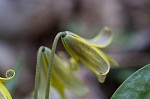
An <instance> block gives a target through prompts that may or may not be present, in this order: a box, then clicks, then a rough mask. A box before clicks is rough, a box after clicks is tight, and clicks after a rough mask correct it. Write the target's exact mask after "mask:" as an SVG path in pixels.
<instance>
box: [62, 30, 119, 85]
mask: <svg viewBox="0 0 150 99" xmlns="http://www.w3.org/2000/svg"><path fill="white" fill-rule="evenodd" d="M65 32H66V35H65V36H62V41H63V44H64V46H65V48H66V49H67V51H68V52H69V53H70V54H71V56H72V57H73V58H74V59H75V60H76V61H77V62H82V63H83V64H85V65H86V66H87V67H88V68H89V69H90V70H91V71H92V72H93V73H94V74H96V75H97V77H98V80H99V81H100V82H101V83H103V82H104V81H105V78H106V75H107V74H108V72H109V70H110V63H112V64H114V65H117V62H115V61H114V60H113V59H111V58H110V57H109V56H107V55H106V54H105V53H103V52H102V51H101V50H100V49H99V48H104V47H107V46H108V45H109V44H110V43H111V41H112V32H111V31H110V29H108V28H106V27H105V28H104V29H103V30H102V32H100V33H99V34H98V35H97V36H96V37H95V38H93V39H90V40H88V39H84V38H81V37H79V36H78V35H76V34H74V33H72V32H69V31H65Z"/></svg>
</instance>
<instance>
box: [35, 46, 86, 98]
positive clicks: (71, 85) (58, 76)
mask: <svg viewBox="0 0 150 99" xmlns="http://www.w3.org/2000/svg"><path fill="white" fill-rule="evenodd" d="M50 56H51V50H50V49H49V48H47V47H44V46H42V47H40V49H39V51H38V58H39V59H38V62H37V64H38V65H41V67H42V68H41V71H40V87H39V88H40V89H39V90H41V91H40V92H39V96H40V98H38V99H42V98H43V97H44V95H45V88H44V87H46V76H47V71H48V66H49V63H50ZM53 63H54V66H53V69H52V77H51V79H52V82H51V85H52V86H53V87H54V88H55V89H56V90H57V91H58V92H59V94H60V95H61V98H62V99H65V95H64V90H65V89H68V90H70V91H72V92H73V93H75V94H77V95H85V94H86V93H87V92H88V89H87V87H85V85H84V84H82V83H81V82H80V81H79V80H78V79H77V78H76V76H75V75H74V73H73V71H72V69H71V68H70V63H67V62H66V61H64V60H63V59H61V58H60V57H59V56H57V55H56V54H55V55H54V61H53Z"/></svg>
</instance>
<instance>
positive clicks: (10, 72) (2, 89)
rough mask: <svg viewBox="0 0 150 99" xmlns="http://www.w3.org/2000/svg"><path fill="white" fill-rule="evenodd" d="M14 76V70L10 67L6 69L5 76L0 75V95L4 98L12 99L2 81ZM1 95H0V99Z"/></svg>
mask: <svg viewBox="0 0 150 99" xmlns="http://www.w3.org/2000/svg"><path fill="white" fill-rule="evenodd" d="M14 76H15V71H14V70H12V69H9V70H7V71H6V78H2V77H0V93H1V94H2V95H3V96H2V97H3V98H4V99H12V97H11V95H10V93H9V91H8V90H7V88H6V87H5V86H4V84H3V82H7V81H9V80H11V79H12V78H13V77H14ZM2 97H1V96H0V99H1V98H2Z"/></svg>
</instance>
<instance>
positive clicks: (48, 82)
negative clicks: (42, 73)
mask: <svg viewBox="0 0 150 99" xmlns="http://www.w3.org/2000/svg"><path fill="white" fill-rule="evenodd" d="M65 35H66V32H60V33H58V34H57V35H56V37H55V39H54V42H53V45H52V51H51V56H50V64H49V66H48V73H47V74H48V75H47V82H46V94H45V99H49V92H50V82H51V81H50V77H51V74H52V68H53V60H54V54H55V50H56V46H57V43H58V40H59V38H60V37H61V36H65Z"/></svg>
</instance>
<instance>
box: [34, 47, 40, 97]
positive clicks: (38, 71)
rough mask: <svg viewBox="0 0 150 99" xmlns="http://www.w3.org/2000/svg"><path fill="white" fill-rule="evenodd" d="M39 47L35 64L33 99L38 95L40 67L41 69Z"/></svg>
mask: <svg viewBox="0 0 150 99" xmlns="http://www.w3.org/2000/svg"><path fill="white" fill-rule="evenodd" d="M40 60H41V49H39V51H38V54H37V64H36V74H35V86H34V99H37V97H38V87H39V82H40V69H41V66H40V65H41V62H40Z"/></svg>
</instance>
